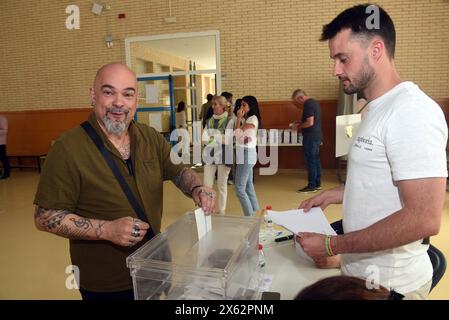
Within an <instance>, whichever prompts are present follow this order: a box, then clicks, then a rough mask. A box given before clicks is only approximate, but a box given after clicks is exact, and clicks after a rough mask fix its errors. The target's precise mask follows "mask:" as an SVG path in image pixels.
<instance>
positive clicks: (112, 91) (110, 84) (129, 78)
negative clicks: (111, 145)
mask: <svg viewBox="0 0 449 320" xmlns="http://www.w3.org/2000/svg"><path fill="white" fill-rule="evenodd" d="M90 96H91V99H92V106H93V107H94V112H95V117H96V118H97V121H98V122H99V124H100V126H102V127H103V129H104V130H105V132H107V133H109V134H113V135H118V136H120V135H122V134H124V133H125V132H126V129H127V128H128V126H129V124H130V123H131V121H132V119H133V117H134V114H135V113H136V108H137V102H138V99H139V95H138V92H137V79H136V75H135V74H134V72H132V71H131V70H130V69H129V68H128V67H127V66H126V65H124V64H122V63H118V62H114V63H109V64H107V65H104V66H103V67H101V68H100V69H99V70H98V71H97V74H96V76H95V80H94V86H93V88H91V89H90Z"/></svg>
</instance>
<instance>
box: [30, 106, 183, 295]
mask: <svg viewBox="0 0 449 320" xmlns="http://www.w3.org/2000/svg"><path fill="white" fill-rule="evenodd" d="M88 121H89V122H90V123H91V124H92V126H93V127H94V128H95V130H96V131H97V133H98V134H99V135H100V136H101V138H102V139H103V141H104V142H105V146H106V148H107V149H108V150H109V151H110V152H111V154H112V157H113V158H114V160H115V161H116V163H117V165H118V167H119V169H120V171H121V173H122V175H123V176H124V178H125V180H126V181H127V182H128V184H129V186H130V188H131V190H132V191H133V192H134V195H135V196H136V198H137V199H138V200H140V204H141V205H142V207H143V209H144V210H145V212H146V215H147V217H148V221H149V222H150V225H151V227H152V229H153V231H154V233H155V234H157V233H159V232H160V227H161V219H162V197H163V194H162V192H163V181H164V180H172V179H174V178H175V177H176V176H177V175H178V174H179V173H180V171H181V170H182V169H183V167H184V166H182V165H175V164H173V163H172V162H171V161H170V150H171V146H170V144H169V143H168V142H167V141H166V140H165V139H164V138H163V137H162V135H161V134H159V133H158V132H157V131H156V130H154V129H153V128H151V127H149V126H146V125H142V124H138V123H135V122H132V123H131V125H130V127H129V133H130V139H131V160H132V163H133V169H134V172H133V173H131V172H130V171H129V169H128V166H127V165H126V162H125V161H124V160H123V159H122V157H121V156H120V153H119V152H118V151H117V150H116V149H115V147H114V146H113V145H112V143H111V142H110V141H109V140H108V139H107V138H106V136H105V135H104V133H103V131H102V130H101V128H100V126H99V124H98V123H97V121H96V119H95V115H94V114H93V113H92V114H91V115H90V116H89V120H88ZM34 203H35V204H36V205H39V206H40V207H42V208H45V209H55V210H68V211H70V212H72V213H75V214H77V215H79V216H81V217H85V218H91V219H100V220H115V219H118V218H122V217H126V216H131V217H137V216H136V213H135V212H134V210H133V209H132V207H131V205H130V203H129V202H128V199H127V198H126V196H125V194H124V193H123V191H122V189H121V188H120V185H119V183H118V181H117V180H116V178H115V177H114V175H113V173H112V171H111V169H110V168H109V166H108V165H107V163H106V161H105V160H104V158H103V156H102V155H101V153H100V152H99V150H98V149H97V147H96V146H95V144H94V143H93V142H92V140H91V139H90V137H89V136H88V135H87V133H86V132H85V131H84V129H83V128H82V127H81V126H78V127H76V128H74V129H72V130H70V131H68V132H66V133H65V134H63V135H62V136H61V137H60V138H59V139H58V140H56V142H55V143H54V145H53V146H52V148H51V150H50V151H49V153H48V156H47V159H46V161H45V165H44V167H43V169H42V173H41V177H40V180H39V185H38V189H37V192H36V196H35V199H34ZM144 242H145V239H144V240H143V241H141V243H139V244H138V245H135V246H133V247H121V246H118V245H115V244H113V243H112V242H108V241H89V240H70V255H71V259H72V264H73V265H76V266H78V267H79V270H80V286H81V288H83V289H85V290H89V291H94V292H112V291H122V290H128V289H131V288H132V281H131V277H130V272H129V269H128V268H127V267H126V257H127V256H128V255H129V254H131V253H132V252H134V251H135V250H136V249H137V248H138V247H139V246H141V245H142V244H143V243H144Z"/></svg>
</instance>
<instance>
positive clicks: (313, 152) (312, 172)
mask: <svg viewBox="0 0 449 320" xmlns="http://www.w3.org/2000/svg"><path fill="white" fill-rule="evenodd" d="M320 144H321V140H320V139H314V138H304V140H303V148H304V162H305V163H306V168H307V172H308V174H307V180H308V183H307V186H308V187H310V188H316V187H320V186H321V161H320Z"/></svg>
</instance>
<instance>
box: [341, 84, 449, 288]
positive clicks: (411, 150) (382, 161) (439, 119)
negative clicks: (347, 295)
mask: <svg viewBox="0 0 449 320" xmlns="http://www.w3.org/2000/svg"><path fill="white" fill-rule="evenodd" d="M367 108H368V110H367V112H366V114H365V116H364V119H363V121H362V123H361V124H360V127H359V129H358V132H357V135H356V136H355V137H354V141H353V142H352V146H351V150H350V152H349V155H348V175H347V180H346V186H345V192H344V199H343V228H344V231H345V233H348V232H352V231H356V230H360V229H364V228H367V227H369V226H371V225H372V224H374V223H376V222H377V221H379V220H382V219H384V218H386V217H387V216H389V215H391V214H393V213H394V212H396V211H398V210H400V209H401V208H402V204H401V199H400V196H399V189H398V187H397V184H396V182H397V181H401V180H410V179H419V178H430V177H447V165H446V151H445V150H446V142H447V135H448V133H447V125H446V121H445V118H444V114H443V112H442V110H441V108H440V106H439V105H438V104H437V103H435V102H434V101H433V100H432V99H430V98H429V97H428V96H427V95H426V94H425V93H424V92H422V91H421V90H420V89H419V88H418V86H416V85H415V84H413V83H412V82H402V83H400V84H399V85H397V86H395V87H394V88H393V89H391V90H390V91H388V92H387V93H385V94H384V95H382V96H381V97H379V98H377V99H375V100H373V101H371V102H370V103H369V105H368V106H367ZM427 249H428V245H423V244H422V243H421V240H419V241H416V242H413V243H410V244H407V245H405V246H401V247H397V248H394V249H389V250H383V251H378V252H370V253H361V254H359V253H356V254H343V255H342V257H341V258H342V272H343V273H344V274H347V275H353V276H357V277H362V278H367V279H370V280H373V281H374V282H379V283H380V284H381V285H383V286H385V287H386V288H389V289H394V290H395V291H397V292H399V293H408V292H411V291H414V290H416V289H418V288H420V287H421V286H423V285H424V284H426V283H427V282H428V281H430V280H431V279H432V264H431V262H430V259H429V257H428V255H427Z"/></svg>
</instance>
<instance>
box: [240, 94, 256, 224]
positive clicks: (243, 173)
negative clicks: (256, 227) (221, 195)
mask: <svg viewBox="0 0 449 320" xmlns="http://www.w3.org/2000/svg"><path fill="white" fill-rule="evenodd" d="M235 127H236V132H235V138H236V163H237V169H236V173H235V192H236V195H237V197H238V198H239V200H240V204H241V206H242V209H243V213H244V215H245V216H253V215H254V214H255V212H256V211H258V210H260V207H259V202H258V200H257V196H256V190H255V189H254V183H253V168H254V165H255V164H256V162H257V150H256V146H257V130H258V129H259V128H261V127H262V119H261V117H260V112H259V104H258V102H257V99H256V98H255V97H253V96H245V97H243V98H242V106H241V107H240V109H239V111H237V122H236V125H235Z"/></svg>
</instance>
